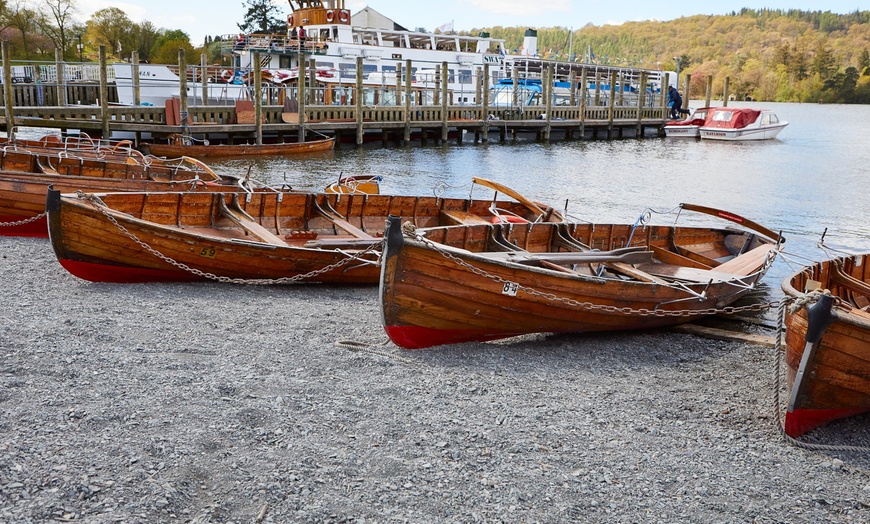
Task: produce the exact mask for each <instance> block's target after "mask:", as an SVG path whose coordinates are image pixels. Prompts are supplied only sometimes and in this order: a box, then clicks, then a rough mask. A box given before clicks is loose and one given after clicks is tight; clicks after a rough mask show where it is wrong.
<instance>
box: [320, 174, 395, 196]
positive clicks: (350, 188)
mask: <svg viewBox="0 0 870 524" xmlns="http://www.w3.org/2000/svg"><path fill="white" fill-rule="evenodd" d="M325 192H327V193H342V194H346V193H351V194H356V195H377V194H378V193H380V192H381V177H379V176H377V175H354V176H346V177H340V178H339V180H338V182H334V183H332V184H329V185H328V186H326V190H325Z"/></svg>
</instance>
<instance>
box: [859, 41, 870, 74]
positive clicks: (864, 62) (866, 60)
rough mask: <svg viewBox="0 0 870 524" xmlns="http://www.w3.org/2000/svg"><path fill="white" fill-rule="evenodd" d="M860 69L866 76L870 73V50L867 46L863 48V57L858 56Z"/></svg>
mask: <svg viewBox="0 0 870 524" xmlns="http://www.w3.org/2000/svg"><path fill="white" fill-rule="evenodd" d="M858 70H859V71H861V72H862V74H863V75H865V76H866V75H870V51H867V48H866V47H865V48H864V49H862V50H861V57H860V58H858Z"/></svg>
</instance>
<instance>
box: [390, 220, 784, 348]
mask: <svg viewBox="0 0 870 524" xmlns="http://www.w3.org/2000/svg"><path fill="white" fill-rule="evenodd" d="M681 211H686V212H688V211H695V212H698V213H703V214H707V215H712V216H714V217H718V218H721V219H723V220H725V221H728V222H729V223H730V224H739V225H740V226H741V227H740V228H735V227H729V228H707V227H678V226H676V225H672V226H654V225H643V226H639V225H638V224H637V223H635V224H589V223H570V224H568V223H562V224H552V223H533V224H499V225H479V226H477V225H475V226H466V227H452V226H448V227H437V228H427V229H423V230H419V229H418V230H416V231H414V232H409V231H408V228H402V227H401V221H400V220H399V219H397V218H391V219H390V222H389V224H388V227H387V232H386V234H385V247H384V254H383V260H382V264H381V280H380V304H381V312H382V319H383V324H384V329H385V330H386V332H387V335H388V336H389V337H390V339H391V340H392V341H393V342H394V343H396V344H397V345H398V346H401V347H403V348H407V349H417V348H425V347H430V346H437V345H442V344H451V343H459V342H469V341H487V340H495V339H501V338H507V337H512V336H516V335H524V334H530V333H564V332H587V331H613V330H618V331H624V330H631V329H646V328H657V327H663V326H671V325H675V324H679V323H683V322H689V321H692V320H696V319H698V318H700V317H703V316H705V315H708V314H710V311H713V310H715V309H718V308H724V307H726V306H729V305H731V304H733V303H734V302H735V301H736V300H738V299H739V298H740V297H742V296H744V295H746V294H747V293H749V292H750V291H752V290H753V289H755V288H756V286H757V285H758V283H759V282H760V281H761V279H762V277H763V276H764V274H765V273H766V271H767V270H768V268H769V267H770V266H771V264H772V263H773V260H774V258H775V257H776V254H777V253H778V251H779V249H780V245H781V242H782V241H783V240H782V238H781V237H780V235H778V234H776V233H774V232H773V231H771V230H770V229H767V228H765V227H763V226H761V225H759V224H756V223H755V222H752V221H750V220H747V219H745V218H743V217H741V216H739V215H736V214H734V213H729V212H726V211H721V210H717V209H712V208H708V207H703V206H697V205H690V204H682V205H681Z"/></svg>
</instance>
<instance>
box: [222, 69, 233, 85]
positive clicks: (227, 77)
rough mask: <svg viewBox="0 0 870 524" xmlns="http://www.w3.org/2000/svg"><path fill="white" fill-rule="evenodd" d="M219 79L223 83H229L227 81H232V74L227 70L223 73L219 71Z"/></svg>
mask: <svg viewBox="0 0 870 524" xmlns="http://www.w3.org/2000/svg"><path fill="white" fill-rule="evenodd" d="M221 78H222V79H223V81H224V82H227V83H229V81H230V80H232V79H233V72H232V71H230V70H229V69H224V70H223V71H221Z"/></svg>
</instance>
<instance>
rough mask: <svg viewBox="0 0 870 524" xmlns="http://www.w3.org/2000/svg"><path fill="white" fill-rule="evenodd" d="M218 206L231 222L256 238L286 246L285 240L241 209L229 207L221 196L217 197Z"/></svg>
mask: <svg viewBox="0 0 870 524" xmlns="http://www.w3.org/2000/svg"><path fill="white" fill-rule="evenodd" d="M218 206H220V211H221V214H222V215H223V216H225V217H227V218H229V219H230V220H231V221H232V222H233V223H235V224H236V225H237V226H239V227H241V228H242V229H244V230H245V232H246V233H248V234H249V235H251V236H252V237H254V238H256V239H257V240H260V241H262V242H266V243H267V244H272V245H275V246H284V247H286V246H287V242H284V241H283V240H282V239H281V238H280V237H279V236H278V235H276V234H274V233H272V232H271V231H269V230H268V229H266V228H265V227H263V226H261V225H260V224H258V223H257V222H256V221H255V220H253V218H252V217H250V216H249V215H248V214H247V213H245V212H244V211H242V210H241V209H230V208H229V207H228V206H227V204H226V202H225V201H224V199H223V198H222V197H219V198H218Z"/></svg>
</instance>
